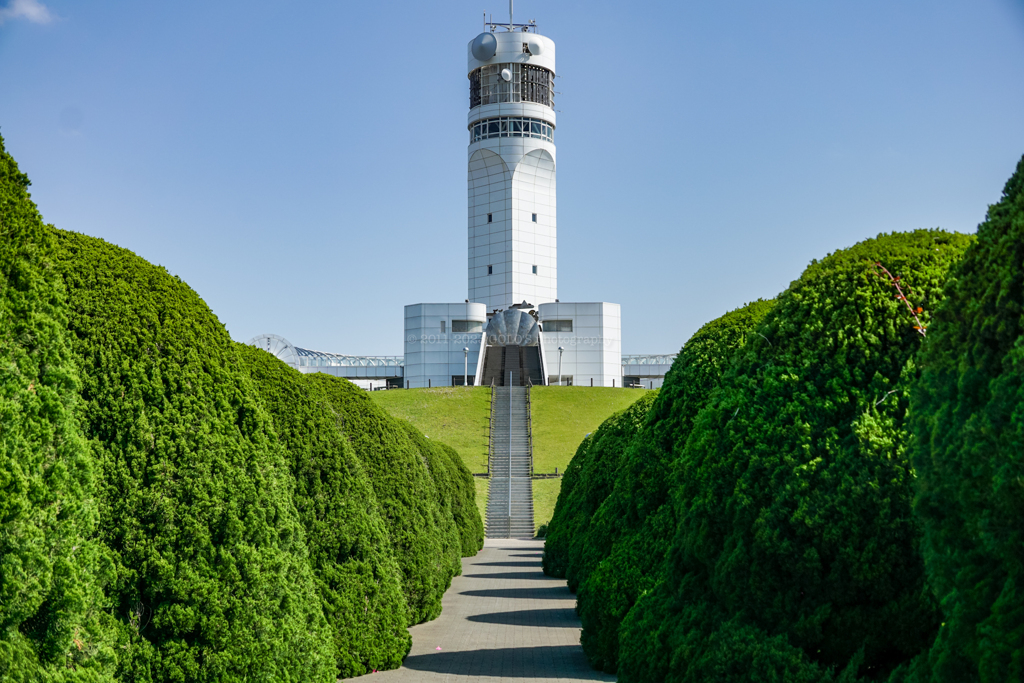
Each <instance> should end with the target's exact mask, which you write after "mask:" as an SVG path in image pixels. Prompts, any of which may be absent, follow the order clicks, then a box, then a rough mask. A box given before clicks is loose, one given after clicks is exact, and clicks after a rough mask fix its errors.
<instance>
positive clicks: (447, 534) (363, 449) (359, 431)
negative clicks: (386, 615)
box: [307, 373, 475, 624]
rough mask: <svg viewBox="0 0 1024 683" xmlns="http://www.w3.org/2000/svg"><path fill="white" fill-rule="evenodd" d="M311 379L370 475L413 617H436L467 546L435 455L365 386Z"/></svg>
mask: <svg viewBox="0 0 1024 683" xmlns="http://www.w3.org/2000/svg"><path fill="white" fill-rule="evenodd" d="M307 381H309V382H312V383H313V384H316V385H318V386H319V387H320V389H321V390H322V391H323V393H324V395H325V396H326V397H327V400H328V402H329V403H330V405H331V407H332V408H333V409H334V411H335V412H336V413H337V414H338V418H339V419H340V420H341V421H342V429H344V431H345V435H346V436H347V437H348V439H349V442H350V443H351V444H352V447H353V448H354V449H355V452H356V455H357V456H358V457H359V459H360V461H361V462H362V464H363V467H364V468H365V469H366V472H367V474H368V475H369V477H370V483H371V484H372V485H373V489H374V491H375V492H376V494H377V501H378V502H379V503H380V506H381V514H382V516H383V518H384V523H385V524H386V525H387V527H388V533H389V535H390V537H391V544H392V547H393V548H394V552H395V559H396V560H397V562H398V567H399V569H401V572H402V588H403V590H404V591H405V599H406V602H407V604H408V605H409V623H412V624H418V623H420V622H423V621H429V620H430V619H434V618H436V617H437V615H438V614H440V613H441V596H442V595H443V594H444V592H445V591H446V590H447V589H448V586H450V585H451V581H452V577H453V576H455V575H457V574H459V573H460V572H461V570H462V562H461V560H460V557H461V554H462V552H461V550H462V545H461V543H460V541H459V538H458V535H457V534H455V533H454V530H453V528H452V526H453V525H452V524H451V517H450V516H449V517H448V518H447V519H446V518H445V515H444V514H443V513H442V505H443V502H442V499H441V497H440V496H439V495H438V492H437V488H436V487H435V485H434V481H433V479H432V478H431V471H430V465H429V458H428V457H427V456H426V455H424V454H423V453H421V452H420V449H419V448H418V446H417V444H416V442H415V441H413V439H411V438H410V437H409V434H410V432H409V429H410V427H409V426H408V424H407V423H405V422H403V421H401V420H398V419H397V418H394V417H391V416H390V415H388V414H387V413H386V412H384V410H383V409H381V408H380V407H379V406H377V405H376V404H375V403H374V402H373V400H372V399H371V398H370V397H369V396H368V395H367V392H365V391H364V390H362V389H360V388H359V387H357V386H356V385H354V384H352V383H351V382H349V381H347V380H343V379H338V378H336V377H331V376H329V375H325V374H321V373H313V374H310V375H309V376H308V377H307ZM470 483H472V482H470ZM465 495H469V496H475V492H473V493H467V494H465Z"/></svg>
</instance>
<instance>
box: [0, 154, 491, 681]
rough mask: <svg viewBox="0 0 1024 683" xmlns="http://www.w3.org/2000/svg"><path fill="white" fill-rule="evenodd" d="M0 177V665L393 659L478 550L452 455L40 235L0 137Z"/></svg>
mask: <svg viewBox="0 0 1024 683" xmlns="http://www.w3.org/2000/svg"><path fill="white" fill-rule="evenodd" d="M0 169H2V175H0V210H2V213H0V219H2V223H0V230H2V231H3V232H4V237H3V239H0V276H2V277H3V279H4V281H3V284H4V287H3V290H2V294H0V314H2V315H0V349H3V352H4V353H5V361H6V362H5V364H4V367H3V368H2V370H0V411H2V412H0V415H2V418H3V422H2V425H3V426H2V428H0V493H2V496H0V525H2V527H0V529H2V531H3V532H4V533H2V534H0V552H2V556H0V678H2V679H3V680H5V681H6V680H24V681H29V680H32V681H36V680H42V679H46V680H65V679H67V680H131V681H213V680H217V681H232V680H268V681H270V680H273V681H333V680H336V679H337V678H338V677H339V676H352V675H358V674H360V673H365V672H367V671H370V670H372V669H384V668H393V667H395V666H397V665H398V664H399V663H400V662H401V660H402V658H403V657H404V655H405V654H406V653H407V652H408V649H409V636H408V633H407V632H406V627H407V626H408V625H410V624H412V623H415V622H417V621H422V620H424V619H429V618H432V617H434V616H436V615H437V614H438V613H439V611H440V599H441V594H442V593H443V592H444V590H445V588H447V586H448V585H449V584H450V581H451V578H452V576H453V575H454V574H455V573H457V572H458V571H459V568H460V556H461V555H462V553H463V552H469V553H472V552H474V551H475V549H476V548H479V547H480V542H481V537H482V525H481V522H480V520H479V515H478V514H477V513H476V506H475V505H474V504H473V502H472V501H473V495H474V493H473V482H472V480H471V478H469V477H468V473H466V472H465V468H464V467H462V466H461V463H459V462H458V459H457V456H454V453H453V452H451V451H450V450H446V449H445V448H444V447H443V446H442V445H440V444H429V443H428V444H427V445H426V446H424V447H421V446H419V445H417V443H418V442H417V438H418V437H417V434H416V432H415V430H413V429H412V428H411V427H409V426H408V425H405V424H404V423H401V422H400V421H399V420H396V419H394V418H391V417H390V416H388V415H387V414H386V413H383V411H381V410H380V409H378V408H377V407H376V406H374V404H372V403H371V402H370V401H369V399H368V397H366V396H365V394H364V393H363V392H361V391H360V390H358V389H356V388H355V387H354V386H353V385H351V384H350V383H348V382H346V381H344V380H339V379H336V378H330V377H327V376H325V375H316V376H304V375H300V374H299V373H297V372H295V371H293V370H291V369H289V368H287V367H286V366H284V365H283V364H282V363H280V362H279V361H277V360H276V359H274V358H272V357H271V356H269V355H268V354H266V353H264V352H262V351H257V350H255V349H250V348H247V347H243V346H241V345H238V344H235V343H234V342H232V341H231V339H230V337H229V335H228V334H227V331H226V330H225V329H224V327H223V325H221V323H220V322H219V321H218V320H217V319H216V317H215V316H214V315H213V314H212V312H210V310H209V309H208V308H207V306H206V305H205V304H204V303H203V302H202V300H201V299H200V298H199V297H198V296H197V295H196V293H195V292H193V291H192V290H191V289H190V288H188V287H187V286H186V285H185V284H184V283H183V282H181V280H180V279H178V278H176V277H173V276H171V275H169V274H168V273H167V272H166V271H165V270H163V269H162V268H159V267H156V266H153V265H151V264H149V263H147V262H146V261H144V260H143V259H140V258H138V257H137V256H135V255H134V254H132V253H130V252H128V251H126V250H123V249H119V248H117V247H115V246H112V245H110V244H107V243H105V242H103V241H102V240H98V239H94V238H89V237H85V236H82V235H77V234H73V233H66V232H60V231H57V230H54V229H53V228H51V227H48V226H43V225H42V223H41V220H40V219H39V216H38V212H37V211H36V209H35V207H34V205H32V203H31V200H30V198H29V196H28V194H27V192H26V191H25V189H26V187H27V179H25V178H24V176H23V175H21V174H20V173H18V171H17V167H16V166H15V164H14V161H13V160H12V159H11V158H10V157H9V156H8V155H7V154H6V152H4V151H3V149H2V142H0ZM8 237H10V238H11V239H8ZM453 456H454V459H453Z"/></svg>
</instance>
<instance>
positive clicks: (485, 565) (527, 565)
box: [473, 560, 540, 567]
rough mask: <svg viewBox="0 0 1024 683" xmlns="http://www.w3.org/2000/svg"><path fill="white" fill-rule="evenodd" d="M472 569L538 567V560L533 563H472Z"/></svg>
mask: <svg viewBox="0 0 1024 683" xmlns="http://www.w3.org/2000/svg"><path fill="white" fill-rule="evenodd" d="M473 566H474V567H539V566H540V560H536V561H534V562H526V561H525V560H523V561H516V560H512V561H510V562H474V563H473Z"/></svg>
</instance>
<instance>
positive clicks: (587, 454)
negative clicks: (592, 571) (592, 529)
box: [542, 391, 658, 592]
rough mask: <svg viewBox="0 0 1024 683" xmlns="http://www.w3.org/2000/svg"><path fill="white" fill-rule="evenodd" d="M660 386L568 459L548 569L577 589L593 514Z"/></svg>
mask: <svg viewBox="0 0 1024 683" xmlns="http://www.w3.org/2000/svg"><path fill="white" fill-rule="evenodd" d="M657 394H658V392H657V391H649V392H646V393H645V394H644V395H643V396H642V397H641V398H640V399H639V400H637V401H636V402H635V403H633V404H632V405H630V406H629V407H628V408H626V409H625V410H620V411H619V412H617V413H615V414H614V415H612V416H611V417H609V418H608V419H607V420H605V421H604V422H602V423H601V426H600V427H598V428H597V431H595V432H594V433H593V434H590V435H588V436H587V437H586V438H585V439H584V440H583V443H581V444H580V446H579V448H577V449H576V454H575V455H574V456H573V459H572V460H571V461H569V466H568V467H566V468H565V474H564V475H563V478H562V485H561V488H560V489H559V492H558V500H557V501H556V502H555V511H554V513H553V514H552V515H551V522H550V529H549V531H548V535H547V540H546V541H545V543H544V557H543V562H542V564H543V566H544V571H545V572H546V573H547V574H549V575H551V576H558V577H563V576H564V577H565V578H566V580H567V582H568V584H569V590H571V591H573V592H576V588H577V587H578V585H579V581H578V579H577V575H578V574H579V573H580V572H581V562H582V555H583V552H584V549H585V547H586V540H585V536H586V530H587V527H588V526H589V525H590V519H591V517H592V516H593V515H594V513H595V512H597V509H598V508H599V507H600V506H601V503H602V502H604V499H605V498H607V497H608V495H609V494H610V493H611V491H612V486H613V485H614V483H615V473H616V471H617V469H618V466H619V458H620V457H621V456H622V453H623V451H625V449H626V446H627V445H628V444H629V442H630V440H632V438H633V437H634V436H635V435H636V433H637V431H639V429H640V427H641V425H643V422H644V418H646V416H647V411H648V410H650V408H651V404H652V403H653V402H654V399H655V397H656V396H657Z"/></svg>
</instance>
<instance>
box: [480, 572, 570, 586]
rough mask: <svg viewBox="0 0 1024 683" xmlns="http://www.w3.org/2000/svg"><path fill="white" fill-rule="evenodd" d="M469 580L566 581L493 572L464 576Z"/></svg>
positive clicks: (533, 575) (531, 573)
mask: <svg viewBox="0 0 1024 683" xmlns="http://www.w3.org/2000/svg"><path fill="white" fill-rule="evenodd" d="M463 576H465V577H466V578H467V579H511V580H513V581H523V580H527V581H558V582H559V583H561V582H563V581H565V579H552V578H551V577H550V576H544V574H542V573H541V572H491V573H489V574H463Z"/></svg>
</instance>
